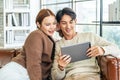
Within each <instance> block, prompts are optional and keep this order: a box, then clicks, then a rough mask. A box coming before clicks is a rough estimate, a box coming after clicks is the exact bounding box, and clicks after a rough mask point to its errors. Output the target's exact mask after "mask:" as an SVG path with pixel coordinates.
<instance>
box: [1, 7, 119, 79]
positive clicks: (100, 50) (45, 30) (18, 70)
mask: <svg viewBox="0 0 120 80" xmlns="http://www.w3.org/2000/svg"><path fill="white" fill-rule="evenodd" d="M56 20H57V21H56ZM76 21H77V20H76V13H75V12H74V11H73V10H72V9H70V8H64V9H62V10H59V11H58V12H57V14H56V16H55V15H54V13H53V12H52V11H51V10H49V9H42V10H40V12H39V13H38V15H37V17H36V25H37V30H35V31H33V32H31V33H30V34H29V36H28V37H27V39H26V41H25V44H24V46H23V48H22V50H21V54H19V55H18V56H17V57H15V58H13V59H12V61H11V62H10V63H8V64H6V65H5V66H4V67H3V68H2V69H0V80H100V74H99V66H98V64H97V62H96V59H95V57H96V56H99V55H107V54H115V53H118V52H117V51H119V49H118V47H117V46H116V45H114V44H112V43H110V42H108V41H106V40H104V39H103V38H101V37H100V36H97V35H95V34H93V33H77V32H75V24H76ZM56 26H57V28H58V32H59V35H60V36H61V37H62V39H61V40H59V41H57V42H56V44H55V42H54V40H53V38H52V35H53V33H54V31H55V30H56ZM83 42H91V45H92V47H91V48H89V49H88V52H89V53H88V54H87V56H89V57H91V58H90V59H86V60H83V61H78V62H73V63H70V61H71V57H70V56H69V55H62V53H61V50H60V47H61V46H67V45H71V44H76V43H83Z"/></svg>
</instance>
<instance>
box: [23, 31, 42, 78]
mask: <svg viewBox="0 0 120 80" xmlns="http://www.w3.org/2000/svg"><path fill="white" fill-rule="evenodd" d="M24 48H25V53H26V68H27V71H28V74H29V77H30V80H42V69H41V56H42V51H43V50H42V49H43V43H42V38H41V34H40V33H37V32H36V33H35V32H34V33H32V34H30V35H29V37H28V38H27V39H26V42H25V45H24Z"/></svg>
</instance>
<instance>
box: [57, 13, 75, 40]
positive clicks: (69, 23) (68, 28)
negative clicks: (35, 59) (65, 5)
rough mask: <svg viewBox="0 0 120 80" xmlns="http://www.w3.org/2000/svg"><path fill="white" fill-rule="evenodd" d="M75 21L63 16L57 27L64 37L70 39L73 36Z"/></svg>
mask: <svg viewBox="0 0 120 80" xmlns="http://www.w3.org/2000/svg"><path fill="white" fill-rule="evenodd" d="M75 24H76V20H72V18H71V17H70V16H69V15H66V14H64V15H63V17H62V18H61V20H60V23H59V27H60V29H61V30H62V33H63V35H64V37H65V38H66V37H70V38H72V37H73V36H74V35H75Z"/></svg>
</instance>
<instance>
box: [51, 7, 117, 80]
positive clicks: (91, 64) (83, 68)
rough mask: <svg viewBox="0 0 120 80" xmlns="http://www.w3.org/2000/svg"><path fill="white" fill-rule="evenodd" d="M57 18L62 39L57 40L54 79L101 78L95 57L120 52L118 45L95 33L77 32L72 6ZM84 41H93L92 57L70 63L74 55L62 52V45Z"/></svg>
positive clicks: (89, 55) (88, 79)
mask: <svg viewBox="0 0 120 80" xmlns="http://www.w3.org/2000/svg"><path fill="white" fill-rule="evenodd" d="M56 19H57V22H58V27H59V34H60V36H61V37H62V39H61V40H60V41H58V42H56V52H55V55H56V56H55V60H54V64H53V68H52V78H53V80H100V74H99V71H100V69H99V66H98V64H97V61H96V58H95V57H96V56H99V55H107V54H114V53H118V51H119V49H118V47H117V46H116V45H114V44H112V43H110V42H108V41H106V40H104V39H103V38H101V37H100V36H98V35H95V34H93V33H90V32H86V33H77V32H76V31H75V24H76V21H77V20H76V13H75V12H74V11H73V10H72V9H70V8H64V9H62V10H59V11H58V12H57V14H56ZM84 42H90V43H91V48H89V49H88V50H87V56H88V57H91V58H90V59H86V60H81V61H76V62H73V63H70V61H71V58H72V57H70V55H63V54H62V53H61V49H60V48H61V46H68V45H72V44H77V43H84ZM115 51H116V52H115Z"/></svg>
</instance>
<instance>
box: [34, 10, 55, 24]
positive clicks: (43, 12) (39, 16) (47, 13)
mask: <svg viewBox="0 0 120 80" xmlns="http://www.w3.org/2000/svg"><path fill="white" fill-rule="evenodd" d="M50 15H52V16H55V14H54V13H53V12H52V11H51V10H50V9H41V10H40V11H39V13H38V14H37V16H36V21H35V22H36V23H37V22H39V24H40V25H41V23H42V21H43V19H44V18H45V17H48V16H50Z"/></svg>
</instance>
